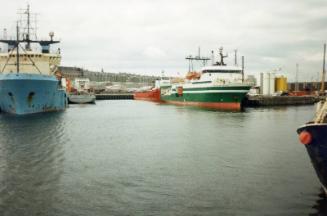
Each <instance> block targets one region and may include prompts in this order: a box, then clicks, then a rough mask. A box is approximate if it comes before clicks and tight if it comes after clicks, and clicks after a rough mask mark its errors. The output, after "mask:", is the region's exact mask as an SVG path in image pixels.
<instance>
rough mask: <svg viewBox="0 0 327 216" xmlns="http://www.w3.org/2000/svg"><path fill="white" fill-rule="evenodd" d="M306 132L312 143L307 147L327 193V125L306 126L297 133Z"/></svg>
mask: <svg viewBox="0 0 327 216" xmlns="http://www.w3.org/2000/svg"><path fill="white" fill-rule="evenodd" d="M303 131H306V132H309V133H310V134H311V137H312V139H311V142H310V143H309V144H307V145H305V147H306V149H307V152H308V154H309V156H310V159H311V162H312V165H313V167H314V168H315V170H316V173H317V176H318V178H319V180H320V182H321V184H322V185H323V187H324V190H325V192H326V193H327V190H326V189H327V124H324V123H321V124H314V123H312V124H310V123H308V124H306V125H304V126H302V127H300V128H299V129H298V130H297V132H298V134H300V133H301V132H303Z"/></svg>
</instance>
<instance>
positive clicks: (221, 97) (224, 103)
mask: <svg viewBox="0 0 327 216" xmlns="http://www.w3.org/2000/svg"><path fill="white" fill-rule="evenodd" d="M249 89H250V86H238V87H237V86H234V87H207V88H182V87H179V88H177V90H176V91H172V92H171V93H170V94H166V95H161V100H162V101H163V102H166V103H169V104H175V105H187V106H198V107H204V108H212V109H218V110H235V111H238V110H241V109H242V101H243V100H244V98H245V95H246V94H247V92H248V91H249Z"/></svg>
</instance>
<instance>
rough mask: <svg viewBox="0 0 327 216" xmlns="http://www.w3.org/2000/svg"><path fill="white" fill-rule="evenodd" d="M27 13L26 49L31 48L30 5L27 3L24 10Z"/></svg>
mask: <svg viewBox="0 0 327 216" xmlns="http://www.w3.org/2000/svg"><path fill="white" fill-rule="evenodd" d="M25 13H26V14H27V35H26V42H27V44H26V50H28V51H30V50H31V41H30V5H29V4H27V9H26V12H25Z"/></svg>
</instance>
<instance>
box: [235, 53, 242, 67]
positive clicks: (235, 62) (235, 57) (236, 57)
mask: <svg viewBox="0 0 327 216" xmlns="http://www.w3.org/2000/svg"><path fill="white" fill-rule="evenodd" d="M234 52H235V53H234V55H235V56H234V58H235V66H237V49H236V50H234ZM242 58H243V56H242Z"/></svg>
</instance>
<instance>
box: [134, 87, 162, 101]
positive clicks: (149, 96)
mask: <svg viewBox="0 0 327 216" xmlns="http://www.w3.org/2000/svg"><path fill="white" fill-rule="evenodd" d="M134 100H146V101H155V102H159V101H160V89H151V90H149V91H146V92H135V93H134Z"/></svg>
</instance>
